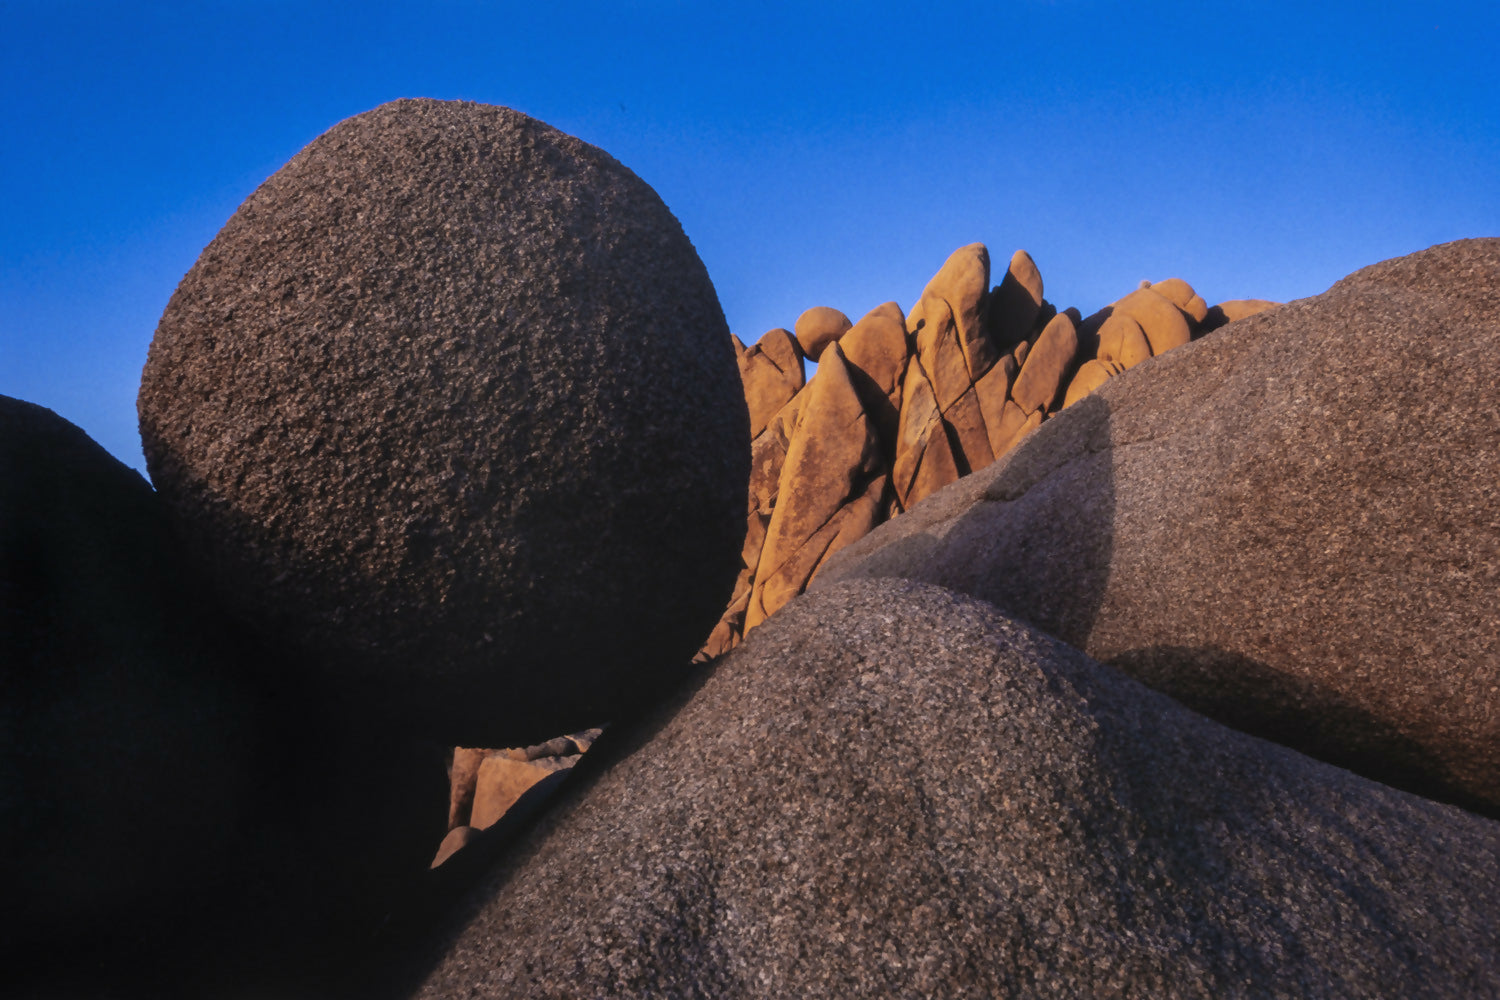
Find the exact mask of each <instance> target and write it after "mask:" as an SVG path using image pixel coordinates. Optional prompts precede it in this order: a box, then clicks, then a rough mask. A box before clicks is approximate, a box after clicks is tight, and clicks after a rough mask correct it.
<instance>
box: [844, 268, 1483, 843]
mask: <svg viewBox="0 0 1500 1000" xmlns="http://www.w3.org/2000/svg"><path fill="white" fill-rule="evenodd" d="M1127 374H1128V376H1129V377H1126V376H1120V377H1118V378H1112V379H1110V380H1109V381H1108V382H1107V383H1106V384H1105V385H1103V386H1101V387H1100V388H1099V390H1098V391H1097V392H1095V393H1094V394H1092V395H1090V396H1088V397H1086V398H1085V399H1083V400H1081V401H1079V402H1076V403H1075V404H1074V405H1073V406H1071V407H1069V408H1068V410H1067V411H1066V412H1064V413H1062V414H1060V415H1059V416H1058V418H1057V419H1056V420H1055V421H1049V422H1048V424H1047V425H1046V426H1044V427H1043V429H1042V430H1041V431H1039V432H1038V433H1037V434H1036V435H1035V436H1034V437H1033V439H1032V440H1031V441H1030V442H1028V444H1027V445H1026V446H1025V447H1024V448H1021V449H1018V451H1017V452H1016V453H1015V454H1014V455H1012V456H1008V457H1007V460H1006V461H1004V462H1001V463H996V465H995V467H993V468H992V469H986V470H984V471H983V472H982V473H980V474H978V475H976V476H974V477H972V479H971V480H969V481H967V482H965V483H962V484H955V485H954V486H953V487H952V488H951V489H950V490H947V491H944V492H943V493H942V494H939V495H938V496H934V497H933V498H932V500H931V502H930V503H929V504H927V505H925V506H923V507H918V508H916V509H914V510H911V511H908V512H907V513H906V514H905V515H903V516H902V517H900V518H897V519H895V520H894V521H891V522H889V523H888V524H885V525H882V526H881V528H879V529H877V530H876V531H874V532H873V533H871V534H870V535H869V536H867V537H866V538H863V539H861V540H860V541H859V542H856V543H855V544H854V545H851V546H850V547H849V548H847V549H845V550H843V551H842V552H840V553H839V554H838V555H837V556H836V557H834V558H833V559H832V560H831V561H830V564H829V565H828V566H826V567H824V569H823V570H822V572H821V573H820V575H819V578H818V584H821V585H832V584H833V583H834V582H835V581H837V580H840V579H848V578H854V577H871V576H895V577H905V578H911V579H921V580H925V581H928V582H931V583H936V584H940V585H943V586H948V587H953V588H955V589H960V590H963V591H965V592H967V593H970V594H973V595H975V596H978V597H982V598H984V599H986V600H988V601H991V602H993V603H995V604H997V605H999V606H1001V607H1003V608H1005V609H1006V610H1008V611H1011V612H1013V613H1015V614H1018V615H1020V616H1022V617H1024V618H1026V619H1027V620H1029V621H1031V622H1032V623H1033V624H1036V625H1039V626H1041V627H1043V628H1045V629H1047V630H1048V631H1049V632H1051V633H1052V634H1054V635H1056V636H1058V637H1060V638H1062V639H1064V640H1065V641H1067V642H1070V643H1073V644H1074V645H1076V646H1078V647H1079V648H1081V649H1083V650H1085V651H1086V652H1088V653H1089V654H1090V655H1092V656H1095V657H1098V658H1099V659H1101V660H1105V661H1107V662H1110V663H1112V664H1114V665H1117V666H1119V667H1121V668H1122V669H1124V670H1126V671H1128V672H1130V673H1131V674H1132V675H1133V676H1135V677H1137V678H1138V679H1140V680H1142V681H1144V682H1146V683H1147V684H1149V685H1151V686H1152V687H1155V688H1158V689H1159V690H1162V691H1165V692H1166V693H1168V694H1170V695H1172V696H1173V697H1175V698H1177V699H1179V700H1181V701H1183V702H1184V703H1186V704H1187V705H1188V706H1190V707H1192V708H1195V709H1198V710H1199V711H1202V712H1204V713H1205V714H1208V715H1211V716H1213V717H1214V718H1217V719H1219V720H1220V721H1223V722H1227V723H1229V724H1230V725H1233V726H1235V727H1237V728H1241V729H1244V730H1247V731H1249V732H1252V733H1255V734H1256V735H1260V736H1264V737H1266V738H1268V739H1272V740H1275V741H1277V742H1280V743H1285V744H1287V745H1289V746H1293V747H1296V748H1297V749H1300V750H1302V751H1304V752H1306V753H1310V754H1313V755H1315V756H1320V757H1323V758H1324V759H1327V760H1330V761H1333V762H1334V763H1338V764H1341V765H1343V766H1345V767H1349V768H1351V769H1354V770H1357V771H1359V772H1361V773H1363V774H1366V775H1368V776H1371V777H1374V778H1377V779H1379V780H1381V781H1385V782H1388V783H1391V784H1395V785H1398V786H1401V787H1405V788H1409V789H1412V790H1414V791H1419V792H1421V793H1423V794H1427V795H1432V796H1435V797H1442V798H1447V799H1450V800H1453V801H1457V802H1461V803H1463V804H1465V805H1468V806H1469V807H1471V808H1476V809H1480V810H1483V811H1485V812H1488V813H1490V814H1492V815H1493V814H1500V616H1497V614H1496V610H1495V608H1496V605H1495V596H1496V595H1495V581H1496V579H1497V577H1500V527H1497V526H1500V490H1497V489H1496V488H1495V487H1496V470H1497V469H1500V240H1494V239H1486V240H1465V241H1462V242H1458V243H1450V244H1446V245H1443V246H1438V247H1433V248H1431V249H1429V250H1425V251H1423V252H1421V253H1417V254H1412V255H1411V256H1408V257H1403V258H1400V259H1397V260H1391V261H1386V262H1385V263H1382V264H1377V265H1374V266H1372V267H1367V268H1365V269H1364V270H1361V271H1358V272H1356V273H1355V274H1353V275H1351V276H1349V277H1348V278H1345V279H1344V280H1343V281H1340V282H1339V283H1338V284H1336V285H1334V286H1333V288H1331V289H1329V290H1328V291H1327V292H1326V293H1324V294H1322V295H1319V296H1317V297H1315V298H1310V299H1304V300H1302V301H1300V302H1294V303H1289V304H1287V305H1284V306H1279V307H1277V308H1275V309H1272V310H1268V311H1266V312H1262V313H1260V314H1259V315H1255V316H1252V317H1250V318H1248V319H1243V320H1240V321H1238V322H1236V323H1235V324H1234V325H1233V327H1231V328H1229V329H1226V330H1224V331H1222V332H1221V333H1217V334H1215V335H1213V336H1211V337H1206V338H1204V339H1202V340H1199V341H1197V342H1194V343H1192V344H1189V345H1186V346H1183V347H1179V348H1176V349H1174V350H1172V351H1169V352H1168V353H1167V354H1165V355H1163V356H1161V357H1159V358H1153V359H1151V361H1150V363H1149V364H1146V365H1142V366H1141V368H1140V369H1139V370H1135V369H1132V370H1131V371H1130V372H1129V373H1127ZM818 584H815V586H816V585H818Z"/></svg>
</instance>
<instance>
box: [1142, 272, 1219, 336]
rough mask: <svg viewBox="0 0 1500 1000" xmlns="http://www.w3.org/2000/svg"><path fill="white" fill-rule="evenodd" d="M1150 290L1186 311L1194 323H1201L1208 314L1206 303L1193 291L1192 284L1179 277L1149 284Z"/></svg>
mask: <svg viewBox="0 0 1500 1000" xmlns="http://www.w3.org/2000/svg"><path fill="white" fill-rule="evenodd" d="M1151 290H1152V291H1153V292H1155V293H1156V294H1158V295H1160V296H1161V297H1162V298H1164V299H1166V300H1167V301H1169V302H1171V303H1172V304H1173V305H1174V306H1176V307H1177V308H1178V309H1181V310H1182V311H1183V312H1184V313H1186V314H1187V315H1188V317H1189V318H1191V319H1192V321H1193V324H1194V325H1196V324H1198V323H1202V322H1203V320H1204V319H1205V318H1206V317H1207V316H1208V303H1206V302H1204V301H1203V297H1202V296H1201V295H1199V294H1198V293H1197V292H1195V291H1193V286H1192V285H1190V284H1188V283H1187V282H1186V281H1183V280H1182V279H1181V278H1168V279H1167V280H1165V281H1158V282H1156V283H1155V284H1153V285H1152V286H1151Z"/></svg>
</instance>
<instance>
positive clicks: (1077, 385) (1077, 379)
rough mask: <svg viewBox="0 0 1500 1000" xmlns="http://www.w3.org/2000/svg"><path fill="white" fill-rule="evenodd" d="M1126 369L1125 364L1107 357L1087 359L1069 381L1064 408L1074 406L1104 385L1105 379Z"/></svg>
mask: <svg viewBox="0 0 1500 1000" xmlns="http://www.w3.org/2000/svg"><path fill="white" fill-rule="evenodd" d="M1124 370H1125V366H1124V365H1122V364H1120V363H1119V362H1118V361H1110V360H1108V359H1106V358H1094V359H1093V360H1092V361H1085V362H1084V363H1083V364H1082V365H1080V366H1079V367H1078V374H1076V375H1074V376H1073V379H1072V381H1071V382H1069V383H1068V394H1067V396H1066V397H1064V399H1063V408H1064V409H1066V408H1068V407H1069V406H1072V405H1073V404H1074V403H1076V402H1078V401H1079V400H1080V399H1082V398H1083V397H1085V396H1087V395H1088V394H1089V393H1091V392H1093V391H1094V390H1095V389H1097V388H1099V387H1100V386H1101V385H1103V384H1104V383H1105V380H1107V379H1111V378H1113V377H1114V376H1116V375H1118V374H1120V373H1121V372H1122V371H1124Z"/></svg>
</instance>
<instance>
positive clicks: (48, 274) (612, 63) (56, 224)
mask: <svg viewBox="0 0 1500 1000" xmlns="http://www.w3.org/2000/svg"><path fill="white" fill-rule="evenodd" d="M1497 52H1500V5H1496V4H1493V3H1482V4H1481V3H1465V4H1447V5H1418V4H1414V3H1400V4H1380V5H1376V4H1369V3H1363V4H1354V3H1318V4H1314V3H1299V4H1295V5H1293V4H1285V3H1255V4H1249V3H1245V4H1240V3H1232V4H1203V3H1191V4H1189V3H1183V4H1125V3H1108V2H1097V0H1055V2H1041V0H1023V2H1014V3H949V4H944V3H934V4H930V5H917V4H912V5H893V4H878V3H867V4H824V5H805V6H804V5H792V4H778V3H763V4H753V5H750V4H738V5H736V4H723V5H713V6H710V5H708V4H687V3H634V4H632V3H628V2H615V3H598V4H596V3H564V2H555V3H542V2H537V3H532V4H525V5H512V4H500V3H444V2H441V0H436V2H426V3H422V4H415V3H413V4H407V5H381V4H379V3H367V4H357V5H356V4H348V5H327V4H318V3H312V2H302V3H279V2H260V3H230V2H211V0H210V2H197V3H192V4H186V3H184V4H107V3H69V2H66V0H48V2H29V0H0V83H3V86H4V92H5V94H6V100H5V102H4V103H3V105H0V136H3V139H0V142H3V143H4V146H3V155H0V190H4V192H5V198H4V201H3V204H0V393H3V394H6V395H12V396H19V397H21V398H23V399H29V400H31V401H33V402H38V403H41V404H43V405H45V406H49V407H51V408H53V409H54V410H56V411H58V412H59V413H60V414H62V415H63V416H65V417H67V418H68V419H70V420H72V421H73V422H75V423H77V424H79V425H80V426H82V427H83V428H84V429H85V430H86V431H88V432H89V433H90V434H91V435H93V437H94V438H95V439H96V440H98V441H99V442H100V443H101V444H103V445H104V446H105V447H106V448H108V449H109V450H110V451H112V452H113V453H114V454H116V455H117V456H119V457H120V458H121V459H122V460H124V461H126V462H128V463H130V464H132V465H135V466H136V467H138V468H139V467H142V462H141V458H140V450H139V440H138V437H137V435H136V429H135V409H134V405H135V392H136V386H137V384H138V382H139V377H140V368H141V365H142V363H143V362H144V360H145V356H146V349H147V346H148V344H149V343H150V339H151V334H152V331H153V329H154V328H155V325H156V321H157V319H158V318H159V317H160V315H161V311H162V309H163V307H165V305H166V302H167V299H168V298H169V297H170V296H171V294H172V290H173V289H174V288H175V287H176V284H177V282H178V281H179V280H180V278H181V277H182V275H183V274H184V273H185V272H186V271H187V269H188V268H189V267H191V266H192V263H193V261H194V259H195V258H196V257H197V255H198V253H199V251H200V250H201V249H202V248H203V246H204V245H205V244H207V243H208V241H209V240H211V239H212V238H213V236H214V234H215V233H216V232H217V231H218V229H219V227H220V226H221V225H222V224H223V223H224V221H225V220H226V219H227V218H228V217H229V216H230V215H231V214H232V213H233V212H234V210H235V208H236V206H238V204H239V203H240V202H241V201H242V200H243V199H244V198H245V196H246V195H248V194H249V193H250V192H251V191H252V190H254V188H255V187H256V185H257V184H259V183H260V182H261V181H262V180H264V179H265V178H266V177H267V176H268V175H270V174H271V173H273V172H274V171H275V170H276V169H277V168H278V167H280V166H281V164H283V163H284V162H285V161H286V160H287V159H288V158H290V157H291V156H292V155H293V154H294V153H296V151H297V150H298V149H300V148H301V147H302V146H303V145H305V144H306V143H307V142H309V141H310V140H312V139H313V138H314V137H316V136H317V135H318V134H319V133H321V132H323V131H324V130H325V129H327V128H329V127H330V126H332V125H333V124H334V123H335V122H337V121H339V120H341V119H343V118H346V117H348V116H349V115H352V114H357V113H359V112H361V111H365V110H367V109H369V108H371V107H374V106H375V105H377V104H380V103H382V102H384V101H387V100H391V99H394V98H397V97H415V96H426V97H439V98H464V99H469V100H477V101H485V102H489V103H495V104H505V105H509V106H511V107H514V108H517V109H519V110H521V111H524V112H526V113H528V114H531V115H534V116H536V117H538V118H541V119H543V120H544V121H547V122H550V123H551V124H553V125H555V126H557V127H558V128H561V129H563V130H564V131H566V132H570V133H573V134H574V135H577V136H579V137H581V138H583V139H585V140H587V141H589V142H592V143H594V144H596V145H598V146H601V147H603V148H604V149H606V150H608V151H609V152H610V153H612V154H614V155H615V156H616V157H617V158H619V159H620V160H621V161H622V162H624V163H625V164H626V165H628V166H630V167H631V168H632V169H634V170H635V171H636V172H637V173H638V174H640V175H641V176H642V177H643V178H645V179H646V180H647V181H648V182H649V183H650V184H652V185H653V186H654V187H655V188H656V190H657V191H658V192H659V193H660V194H661V196H662V198H663V199H664V200H665V201H666V203H667V204H668V205H669V206H670V207H671V208H672V210H673V211H674V212H675V213H676V214H677V216H678V218H679V219H681V220H682V223H683V227H684V228H685V229H686V231H687V233H688V235H689V237H691V238H692V240H693V242H694V244H695V245H696V246H697V248H698V251H699V253H700V254H701V255H702V257H703V259H704V262H705V263H706V264H707V266H708V269H709V273H710V274H711V275H712V277H713V280H714V283H715V286H716V287H717V289H718V292H719V298H720V301H721V302H722V303H723V306H724V311H725V314H726V316H727V317H728V320H729V324H730V328H731V329H732V330H734V331H735V332H736V333H738V334H740V336H741V337H742V338H743V339H745V340H747V341H749V340H753V339H755V338H756V337H758V336H759V335H760V334H761V333H762V332H763V331H765V330H766V329H769V328H771V327H773V326H790V325H791V324H792V323H793V321H794V320H795V319H796V317H797V315H798V314H799V313H800V312H801V311H802V310H803V309H805V308H807V307H809V306H813V305H831V306H835V307H837V308H840V309H843V310H844V311H845V312H847V313H849V314H850V315H851V316H852V317H854V318H858V316H859V315H861V314H862V313H864V312H865V311H866V310H868V309H870V308H872V307H873V306H875V305H878V304H879V303H881V302H883V301H886V300H889V299H895V300H896V301H898V302H900V303H901V304H902V306H903V307H908V306H910V304H911V303H912V301H913V300H914V299H915V297H916V296H917V294H918V293H919V292H920V291H921V288H922V285H923V284H924V283H925V282H926V280H927V278H928V277H929V276H930V275H931V273H932V272H933V271H934V270H935V269H936V268H937V267H938V265H940V264H941V263H942V261H943V259H944V258H945V257H946V256H947V254H948V253H949V251H951V250H952V249H954V248H955V247H957V246H960V245H962V244H965V243H970V242H973V241H976V240H980V241H983V242H985V243H987V244H989V246H990V249H991V252H992V254H993V255H994V256H995V257H996V258H997V259H998V260H1000V261H1002V262H1003V260H1004V259H1006V258H1007V257H1008V256H1009V255H1010V253H1011V251H1012V250H1014V249H1015V248H1017V247H1025V248H1026V249H1027V250H1029V251H1030V252H1031V253H1032V255H1033V256H1034V257H1035V258H1036V261H1037V263H1038V265H1039V267H1040V268H1041V271H1042V275H1043V278H1044V279H1045V281H1046V286H1047V295H1048V298H1049V299H1051V300H1052V301H1054V302H1056V303H1058V304H1059V305H1060V306H1066V305H1076V306H1078V307H1080V308H1081V309H1083V310H1084V311H1085V312H1089V311H1092V310H1093V309H1094V308H1097V307H1098V306H1100V305H1103V304H1105V303H1107V302H1109V301H1111V300H1112V299H1115V298H1118V297H1119V296H1120V295H1122V294H1124V293H1125V292H1126V291H1129V290H1130V289H1131V288H1133V287H1134V286H1135V284H1136V283H1137V282H1138V281H1140V280H1141V279H1142V278H1150V279H1153V280H1158V279H1161V278H1165V277H1168V276H1171V275H1177V276H1180V277H1183V278H1185V279H1187V280H1188V281H1189V282H1191V283H1192V284H1193V285H1194V286H1195V287H1196V288H1197V289H1198V291H1199V292H1200V294H1202V295H1203V296H1204V298H1206V299H1207V300H1208V301H1209V302H1210V303H1212V302H1215V301H1219V300H1222V299H1229V298H1245V297H1258V298H1272V299H1289V298H1296V297H1301V296H1305V295H1312V294H1316V293H1318V292H1320V291H1322V290H1323V289H1325V288H1327V287H1328V285H1329V284H1331V283H1332V282H1333V281H1335V280H1337V279H1338V278H1340V277H1342V276H1343V275H1344V274H1347V273H1348V272H1350V271H1352V270H1355V269H1357V268H1359V267H1362V266H1364V265H1365V264H1369V263H1373V262H1375V261H1377V260H1382V259H1384V258H1387V257H1392V256H1397V255H1400V254H1405V253H1409V252H1412V251H1415V250H1418V249H1421V248H1423V247H1425V246H1429V245H1431V244H1433V243H1438V242H1443V241H1446V240H1451V239H1457V238H1461V237H1467V236H1493V235H1500V69H1497V61H1500V60H1497V56H1496V53H1497Z"/></svg>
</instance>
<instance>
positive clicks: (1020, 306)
mask: <svg viewBox="0 0 1500 1000" xmlns="http://www.w3.org/2000/svg"><path fill="white" fill-rule="evenodd" d="M1044 301H1045V300H1044V299H1043V298H1042V274H1041V272H1040V271H1038V270H1037V266H1036V261H1034V260H1032V259H1031V254H1029V253H1027V252H1026V251H1025V250H1017V251H1016V252H1015V253H1014V254H1012V255H1011V258H1010V266H1009V267H1007V268H1006V270H1005V277H1004V278H1002V279H1000V284H998V285H996V286H995V289H994V291H993V292H991V293H990V300H989V312H988V315H987V316H986V317H985V325H986V327H987V328H988V330H989V334H990V339H991V341H992V342H993V343H994V344H995V346H996V347H997V348H998V349H1000V350H1002V351H1006V350H1010V349H1012V348H1014V347H1015V346H1016V345H1017V344H1019V343H1020V342H1021V341H1023V340H1027V339H1029V338H1030V337H1031V334H1032V331H1033V330H1035V329H1036V326H1037V319H1038V318H1039V317H1040V316H1041V312H1042V308H1043V303H1044Z"/></svg>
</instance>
